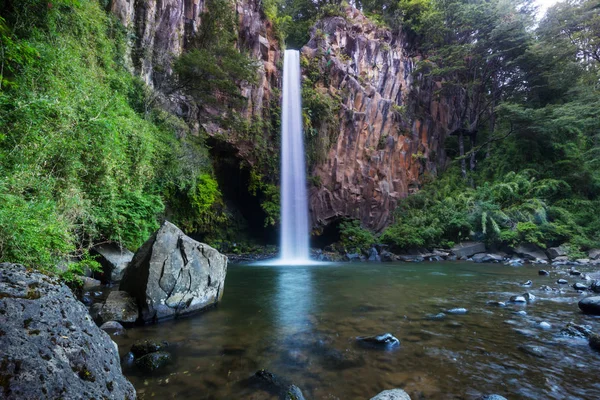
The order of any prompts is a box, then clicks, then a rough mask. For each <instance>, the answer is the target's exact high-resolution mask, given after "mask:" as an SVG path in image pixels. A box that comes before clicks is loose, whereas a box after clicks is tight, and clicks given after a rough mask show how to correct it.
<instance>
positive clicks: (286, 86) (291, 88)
mask: <svg viewBox="0 0 600 400" xmlns="http://www.w3.org/2000/svg"><path fill="white" fill-rule="evenodd" d="M304 157H305V155H304V134H303V132H302V101H301V92H300V54H299V52H298V51H297V50H286V51H285V56H284V60H283V104H282V106H281V253H280V259H279V260H278V263H280V264H288V265H289V264H307V263H310V262H311V260H310V250H309V244H308V242H309V234H308V200H307V196H306V165H305V161H304Z"/></svg>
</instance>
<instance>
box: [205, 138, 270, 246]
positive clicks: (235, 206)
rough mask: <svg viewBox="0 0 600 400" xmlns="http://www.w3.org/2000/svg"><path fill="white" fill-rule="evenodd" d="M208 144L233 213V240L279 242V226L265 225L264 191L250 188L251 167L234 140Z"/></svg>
mask: <svg viewBox="0 0 600 400" xmlns="http://www.w3.org/2000/svg"><path fill="white" fill-rule="evenodd" d="M207 144H208V146H209V149H210V150H209V151H210V155H211V159H212V161H213V170H214V171H215V176H216V178H217V182H218V183H219V189H220V190H221V193H222V194H223V200H224V202H225V205H226V206H227V209H228V210H229V211H230V212H231V213H232V214H233V223H232V226H231V228H232V229H231V231H230V232H229V234H230V235H229V236H232V237H231V239H232V240H238V241H247V242H252V243H255V244H260V245H268V244H277V241H278V235H277V231H276V229H275V228H274V227H272V226H267V227H265V225H264V224H265V218H266V217H267V214H266V213H265V212H264V210H263V209H262V207H261V204H260V202H261V198H262V196H263V193H261V192H260V190H258V191H257V195H256V196H254V195H252V194H251V193H250V192H249V191H248V186H249V184H250V168H249V167H248V166H247V162H245V161H244V160H242V159H241V158H240V157H239V155H238V150H237V149H236V148H235V147H234V146H233V145H232V144H230V143H227V142H224V141H221V140H218V139H215V138H209V139H208V140H207Z"/></svg>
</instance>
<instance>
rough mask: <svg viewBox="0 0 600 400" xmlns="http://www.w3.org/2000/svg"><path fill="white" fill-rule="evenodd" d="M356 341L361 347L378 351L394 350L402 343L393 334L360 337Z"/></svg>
mask: <svg viewBox="0 0 600 400" xmlns="http://www.w3.org/2000/svg"><path fill="white" fill-rule="evenodd" d="M356 341H357V343H358V344H360V345H361V346H364V347H372V348H377V349H393V348H396V347H398V346H400V341H399V340H398V339H397V338H396V337H394V335H392V334H391V333H383V334H381V335H375V336H359V337H357V338H356Z"/></svg>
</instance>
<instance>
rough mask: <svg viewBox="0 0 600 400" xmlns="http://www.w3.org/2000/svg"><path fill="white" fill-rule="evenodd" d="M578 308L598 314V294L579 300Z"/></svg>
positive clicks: (599, 306) (599, 308)
mask: <svg viewBox="0 0 600 400" xmlns="http://www.w3.org/2000/svg"><path fill="white" fill-rule="evenodd" d="M579 308H580V309H581V311H583V312H584V313H585V314H593V315H600V296H592V297H586V298H585V299H581V300H580V301H579Z"/></svg>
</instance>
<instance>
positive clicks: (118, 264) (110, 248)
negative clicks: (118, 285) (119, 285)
mask: <svg viewBox="0 0 600 400" xmlns="http://www.w3.org/2000/svg"><path fill="white" fill-rule="evenodd" d="M90 253H91V254H92V255H96V256H97V257H96V260H97V261H98V262H99V263H100V265H101V266H102V274H101V275H99V276H96V277H97V278H100V279H101V280H102V281H103V282H108V283H110V282H119V281H120V280H121V279H122V278H123V273H124V272H125V268H127V266H128V265H129V263H130V262H131V260H132V259H133V253H132V252H131V251H129V250H127V249H126V248H124V247H120V246H119V245H118V244H116V243H103V244H100V245H97V246H94V247H93V248H92V250H91V251H90Z"/></svg>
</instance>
